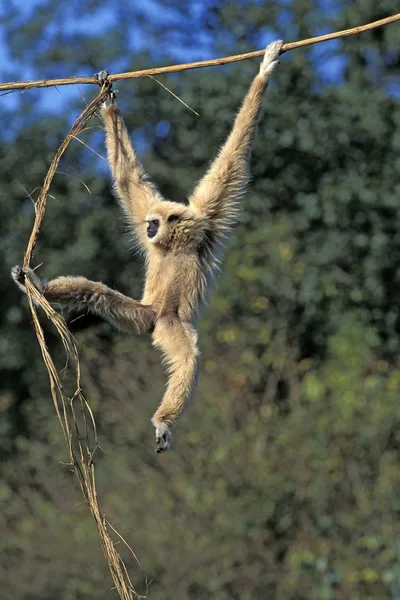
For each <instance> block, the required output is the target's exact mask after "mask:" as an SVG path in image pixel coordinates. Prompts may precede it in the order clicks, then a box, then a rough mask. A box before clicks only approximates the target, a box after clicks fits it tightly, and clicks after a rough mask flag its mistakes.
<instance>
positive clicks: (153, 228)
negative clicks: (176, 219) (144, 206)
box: [147, 219, 160, 239]
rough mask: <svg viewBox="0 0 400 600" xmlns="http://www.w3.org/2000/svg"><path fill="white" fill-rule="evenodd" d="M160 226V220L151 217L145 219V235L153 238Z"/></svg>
mask: <svg viewBox="0 0 400 600" xmlns="http://www.w3.org/2000/svg"><path fill="white" fill-rule="evenodd" d="M159 227H160V221H159V220H158V219H151V220H150V221H147V236H148V237H149V238H150V239H151V238H153V237H154V236H155V235H156V234H157V231H158V228H159Z"/></svg>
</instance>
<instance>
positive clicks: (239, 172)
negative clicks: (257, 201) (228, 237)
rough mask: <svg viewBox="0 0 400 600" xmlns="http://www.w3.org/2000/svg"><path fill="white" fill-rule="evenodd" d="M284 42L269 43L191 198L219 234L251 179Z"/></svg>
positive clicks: (233, 216)
mask: <svg viewBox="0 0 400 600" xmlns="http://www.w3.org/2000/svg"><path fill="white" fill-rule="evenodd" d="M282 45H283V42H282V41H281V40H278V41H276V42H273V43H272V44H270V45H269V46H267V48H266V50H265V55H264V59H263V61H262V63H261V66H260V71H259V73H258V74H257V75H256V77H255V78H254V80H253V83H252V84H251V86H250V89H249V91H248V93H247V95H246V97H245V99H244V100H243V104H242V107H241V109H240V111H239V113H238V114H237V116H236V119H235V123H234V125H233V128H232V131H231V133H230V135H229V137H228V139H227V140H226V142H225V144H224V146H223V147H222V149H221V150H220V152H219V155H218V156H217V158H216V159H215V160H214V162H213V163H212V164H211V167H210V168H209V170H208V172H207V173H206V175H205V176H204V177H203V179H201V180H200V182H199V184H198V186H197V187H196V189H195V190H194V192H193V194H192V196H191V198H190V205H191V206H192V207H193V208H194V210H195V211H196V212H198V213H202V214H204V215H206V216H208V217H209V219H210V225H211V227H213V226H214V228H215V229H216V233H217V234H218V228H220V229H224V228H225V227H229V226H230V225H231V224H232V222H233V220H234V218H235V214H236V203H237V201H238V199H239V198H240V196H241V195H242V194H243V192H244V190H245V186H246V184H247V182H248V165H249V160H250V155H251V150H252V145H253V142H254V138H255V134H256V129H257V121H258V117H259V114H260V108H261V102H262V99H263V97H264V92H265V90H266V87H267V84H268V82H269V79H270V75H271V74H272V72H273V71H274V69H275V67H276V65H277V64H278V60H277V59H278V57H279V54H280V51H281V48H282ZM213 222H214V223H213ZM221 233H223V231H222V232H221Z"/></svg>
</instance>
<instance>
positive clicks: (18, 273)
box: [11, 266, 43, 292]
mask: <svg viewBox="0 0 400 600" xmlns="http://www.w3.org/2000/svg"><path fill="white" fill-rule="evenodd" d="M26 275H28V276H29V279H30V280H31V281H32V283H33V285H34V286H35V287H36V288H37V289H38V290H39V292H43V282H42V280H41V279H40V278H39V277H38V276H37V275H36V274H35V273H34V271H32V269H24V268H22V267H18V266H16V267H13V268H12V269H11V277H12V278H13V279H14V281H15V283H16V284H17V286H18V287H19V289H20V290H21V292H26V287H25V277H26Z"/></svg>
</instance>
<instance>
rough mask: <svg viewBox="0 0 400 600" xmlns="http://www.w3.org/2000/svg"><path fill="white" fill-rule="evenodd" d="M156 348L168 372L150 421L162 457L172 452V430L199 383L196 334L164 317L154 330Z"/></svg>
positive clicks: (176, 321) (190, 329) (177, 321)
mask: <svg viewBox="0 0 400 600" xmlns="http://www.w3.org/2000/svg"><path fill="white" fill-rule="evenodd" d="M153 344H154V346H156V347H157V348H160V349H161V350H162V352H163V353H164V356H165V359H166V363H167V366H168V372H169V378H168V383H167V390H166V392H165V394H164V397H163V399H162V401H161V404H160V406H159V407H158V409H157V411H156V412H155V414H154V416H153V418H152V420H151V421H152V423H153V425H154V427H155V428H156V445H157V448H156V452H158V453H160V452H165V450H168V448H170V446H171V437H172V433H171V428H172V426H173V425H174V424H175V422H176V420H177V419H178V417H179V416H180V414H181V413H182V411H183V409H184V407H185V404H186V403H187V401H188V400H189V398H190V397H191V394H192V392H193V389H194V386H195V383H196V378H197V370H198V355H199V351H198V348H197V332H196V331H195V329H194V327H193V326H192V325H191V324H190V323H183V322H181V321H179V319H178V318H177V317H163V318H161V319H160V320H158V321H157V323H156V326H155V328H154V333H153Z"/></svg>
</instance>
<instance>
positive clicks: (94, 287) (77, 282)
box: [11, 267, 155, 333]
mask: <svg viewBox="0 0 400 600" xmlns="http://www.w3.org/2000/svg"><path fill="white" fill-rule="evenodd" d="M25 274H27V275H28V276H29V278H30V279H31V281H32V283H33V284H34V285H35V286H36V287H37V289H38V290H39V291H40V292H42V294H44V296H45V297H46V299H47V300H48V301H49V302H51V303H53V304H60V305H61V306H62V307H66V308H69V309H77V310H82V309H87V310H90V311H91V312H93V313H95V314H97V315H100V316H101V317H104V318H105V319H108V320H109V321H111V322H112V323H113V324H114V325H118V326H120V327H121V328H123V329H133V330H134V331H136V332H137V333H147V332H151V331H152V330H153V328H154V322H155V313H154V311H153V310H152V308H151V306H146V305H144V304H141V303H140V302H138V301H137V300H133V299H132V298H129V297H128V296H124V295H123V294H120V293H119V292H116V291H114V290H112V289H110V288H109V287H107V286H106V285H104V284H103V283H100V282H97V281H89V279H86V278H85V277H57V278H56V279H52V280H51V281H48V282H46V281H43V280H42V279H40V278H39V277H38V276H37V275H36V274H35V273H34V272H33V271H32V270H31V269H22V268H21V267H14V268H13V269H12V271H11V275H12V277H13V279H14V281H15V282H16V284H17V285H18V287H19V288H20V290H22V291H23V292H26V289H25V285H24V283H25Z"/></svg>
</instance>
